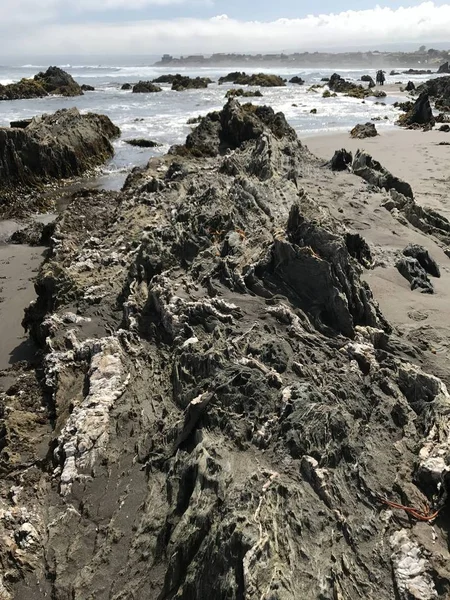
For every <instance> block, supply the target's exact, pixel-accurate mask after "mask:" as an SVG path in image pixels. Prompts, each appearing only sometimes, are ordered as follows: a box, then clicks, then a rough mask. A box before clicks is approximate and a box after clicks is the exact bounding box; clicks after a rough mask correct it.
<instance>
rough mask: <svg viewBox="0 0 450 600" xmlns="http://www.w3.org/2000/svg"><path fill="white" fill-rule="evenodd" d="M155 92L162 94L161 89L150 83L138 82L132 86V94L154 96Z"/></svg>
mask: <svg viewBox="0 0 450 600" xmlns="http://www.w3.org/2000/svg"><path fill="white" fill-rule="evenodd" d="M156 92H162V88H161V87H160V86H159V85H155V84H154V83H152V82H151V81H140V82H139V83H136V84H135V85H134V86H133V94H154V93H156Z"/></svg>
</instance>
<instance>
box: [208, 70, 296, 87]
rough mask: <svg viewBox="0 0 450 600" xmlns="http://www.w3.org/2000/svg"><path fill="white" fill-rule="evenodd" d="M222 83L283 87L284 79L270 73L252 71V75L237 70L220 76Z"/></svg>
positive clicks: (220, 82)
mask: <svg viewBox="0 0 450 600" xmlns="http://www.w3.org/2000/svg"><path fill="white" fill-rule="evenodd" d="M223 83H233V84H235V85H255V86H259V87H284V86H285V85H286V80H285V79H283V78H282V77H279V76H278V75H272V74H270V73H253V74H252V75H247V73H241V72H239V71H237V72H235V73H229V74H228V75H225V76H224V77H220V79H219V85H221V84H223ZM295 83H298V81H295Z"/></svg>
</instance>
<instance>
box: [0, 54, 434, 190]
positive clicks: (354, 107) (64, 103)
mask: <svg viewBox="0 0 450 600" xmlns="http://www.w3.org/2000/svg"><path fill="white" fill-rule="evenodd" d="M62 66H63V68H65V70H67V71H68V72H69V73H70V74H71V75H72V76H73V77H74V78H75V80H76V81H78V82H79V83H80V84H82V83H87V84H90V85H93V86H94V87H95V90H96V91H95V92H86V93H85V95H84V96H80V97H77V98H60V97H51V98H41V99H37V100H15V101H7V102H1V103H0V126H8V125H9V122H10V121H12V120H15V119H22V118H27V117H31V116H34V115H36V114H42V113H45V112H47V113H48V112H54V111H55V110H57V109H59V108H69V107H72V106H77V107H78V108H79V109H80V110H81V111H82V112H89V111H90V112H98V113H103V114H106V115H108V116H109V117H110V118H111V120H112V121H113V122H114V123H116V124H117V125H118V126H119V127H120V128H121V130H122V137H121V139H119V140H117V141H116V142H115V147H116V155H115V157H114V158H113V159H112V160H111V161H110V162H109V163H108V164H107V165H105V167H104V168H103V174H104V177H103V178H102V181H101V182H100V183H101V184H102V185H106V186H107V187H112V188H113V189H115V188H117V186H118V185H119V182H121V181H122V180H123V178H124V177H125V173H126V172H127V171H128V170H129V169H130V168H131V167H133V166H136V165H141V164H145V163H146V162H147V160H148V159H149V157H151V156H157V155H160V154H164V153H166V152H167V150H168V148H169V147H170V146H171V145H172V144H178V143H182V142H184V140H185V138H186V135H187V134H188V133H189V132H190V130H191V127H190V126H189V125H187V123H186V122H187V120H188V119H189V118H191V117H196V116H198V115H205V114H206V113H208V112H209V111H212V110H218V109H220V108H222V106H223V104H224V102H225V93H226V91H227V89H229V88H230V87H233V86H232V85H223V86H219V85H218V84H217V83H213V84H211V85H210V86H209V87H208V89H206V90H188V91H185V92H172V91H171V90H170V86H168V85H163V86H162V87H163V90H164V91H163V92H161V93H158V94H133V93H131V92H130V91H122V90H121V89H120V87H121V86H122V84H123V83H136V82H137V81H139V80H150V79H153V78H156V77H158V76H159V75H161V74H164V73H167V72H169V71H170V70H168V69H166V68H164V69H162V68H155V67H151V66H133V65H131V66H89V65H88V66H82V65H79V66H68V65H62ZM45 68H46V66H44V65H25V66H16V67H0V83H8V82H11V81H18V80H20V79H21V78H22V77H32V76H34V75H35V74H36V73H37V72H38V71H39V70H42V69H45ZM231 70H233V71H234V70H242V71H244V70H245V71H246V72H248V73H252V72H257V71H259V70H260V69H249V68H246V67H245V66H243V67H241V68H240V69H239V68H233V69H230V68H224V69H210V68H207V69H202V68H195V69H179V71H181V72H182V73H183V74H186V75H192V76H197V75H201V76H205V77H210V78H211V79H213V80H217V79H218V78H219V77H220V76H222V75H225V74H227V73H228V72H230V71H231ZM405 70H406V69H405ZM334 71H337V72H339V73H340V74H341V75H342V76H343V77H346V78H348V79H352V80H355V81H357V80H358V79H359V78H360V77H361V76H362V75H364V74H366V73H367V69H365V70H356V69H354V70H348V69H347V70H345V69H341V70H339V69H336V70H327V69H324V70H320V71H318V70H317V69H315V70H314V69H306V70H303V71H297V70H294V69H286V68H285V69H265V72H271V73H276V74H279V75H282V76H283V77H285V78H286V79H290V78H291V77H293V76H294V75H300V76H301V77H302V78H303V79H304V80H305V81H306V84H305V85H304V86H297V85H291V84H288V85H287V86H286V87H284V88H265V89H264V88H263V89H262V93H263V98H251V99H249V101H251V102H253V103H255V104H270V105H271V106H272V107H273V108H274V109H275V110H276V111H279V110H281V111H283V112H284V113H285V115H286V118H287V119H288V121H289V123H290V124H291V125H292V126H293V127H294V128H295V129H296V131H297V132H298V134H299V136H300V138H301V139H303V138H307V137H310V136H312V135H317V134H318V133H322V132H324V133H329V132H339V131H345V130H348V129H350V128H351V127H353V126H354V125H355V124H356V123H358V122H366V121H369V120H370V119H373V118H374V117H381V118H383V120H382V121H378V122H377V127H378V128H380V129H383V128H389V127H393V125H394V122H395V120H396V119H397V118H398V114H399V113H398V111H397V110H396V109H394V108H393V107H392V106H391V104H392V103H393V102H394V101H395V99H396V98H395V95H394V96H393V95H392V94H390V95H389V97H388V98H387V99H386V100H385V101H386V104H387V105H386V106H382V105H380V104H375V102H376V99H373V100H370V99H368V100H366V101H365V102H364V103H363V102H362V101H361V100H356V99H354V98H345V97H339V98H328V99H326V98H322V93H321V90H319V92H318V93H315V92H308V91H307V90H308V88H309V86H310V85H312V84H314V83H319V82H320V80H321V79H322V77H329V76H330V75H332V73H333V72H334ZM172 72H173V70H172ZM370 74H371V75H372V76H373V77H375V72H373V73H372V72H370ZM429 77H430V76H429V75H425V76H412V77H411V76H408V75H402V76H394V77H390V76H387V81H386V83H394V82H395V81H401V80H403V81H404V82H407V81H408V80H409V79H411V80H413V81H416V82H418V81H423V80H426V79H428V78H429ZM313 108H316V109H317V114H316V115H314V114H311V112H310V111H311V110H312V109H313ZM384 117H387V120H384ZM133 137H145V138H150V139H152V140H155V141H157V142H160V143H162V144H163V146H162V147H160V148H156V149H142V148H135V147H132V146H129V145H128V144H126V143H125V142H124V140H126V139H130V138H133ZM121 173H122V174H123V176H122V177H117V176H118V175H119V174H121ZM110 175H115V176H116V178H115V179H114V177H113V178H111V177H109V176H110Z"/></svg>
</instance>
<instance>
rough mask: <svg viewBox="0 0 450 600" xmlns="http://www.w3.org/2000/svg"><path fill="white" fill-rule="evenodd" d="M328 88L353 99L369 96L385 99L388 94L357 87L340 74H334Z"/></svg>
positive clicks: (360, 86)
mask: <svg viewBox="0 0 450 600" xmlns="http://www.w3.org/2000/svg"><path fill="white" fill-rule="evenodd" d="M328 87H329V88H330V90H331V91H333V92H337V93H339V94H345V95H346V96H350V97H352V98H359V99H364V98H367V97H368V96H374V97H376V98H384V97H385V96H386V93H385V92H383V91H382V90H375V91H372V90H371V89H370V87H369V88H365V87H363V86H362V85H357V84H356V83H353V82H351V81H346V80H345V79H344V78H343V77H341V76H340V75H339V74H338V73H333V75H332V76H331V77H330V81H329V83H328Z"/></svg>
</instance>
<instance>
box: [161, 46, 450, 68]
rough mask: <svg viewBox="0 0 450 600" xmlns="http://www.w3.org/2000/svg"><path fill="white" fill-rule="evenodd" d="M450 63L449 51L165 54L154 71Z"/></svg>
mask: <svg viewBox="0 0 450 600" xmlns="http://www.w3.org/2000/svg"><path fill="white" fill-rule="evenodd" d="M449 59H450V50H436V49H433V48H430V49H428V50H426V49H422V48H421V49H420V50H418V51H416V52H379V51H373V52H340V53H331V52H295V53H293V54H284V53H276V54H240V53H216V54H212V55H210V56H204V55H201V54H194V55H190V56H180V57H174V56H172V55H170V54H164V55H163V57H162V58H161V60H159V61H157V62H156V63H155V64H154V65H153V66H155V67H238V66H239V67H242V66H244V65H247V66H249V67H285V68H292V67H304V68H314V67H317V68H335V67H336V68H338V67H340V68H342V67H368V68H376V67H414V66H418V67H422V68H425V67H426V68H436V67H438V66H439V65H440V64H441V63H442V62H444V61H448V60H449Z"/></svg>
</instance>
